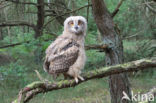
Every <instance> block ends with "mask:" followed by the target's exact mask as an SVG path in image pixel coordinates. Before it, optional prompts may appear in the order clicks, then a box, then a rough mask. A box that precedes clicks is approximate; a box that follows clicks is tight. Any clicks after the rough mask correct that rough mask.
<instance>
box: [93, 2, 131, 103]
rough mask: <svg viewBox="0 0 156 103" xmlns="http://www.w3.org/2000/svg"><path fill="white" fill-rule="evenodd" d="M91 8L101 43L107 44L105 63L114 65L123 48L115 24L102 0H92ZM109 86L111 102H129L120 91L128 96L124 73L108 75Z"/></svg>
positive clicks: (119, 58) (128, 85)
mask: <svg viewBox="0 0 156 103" xmlns="http://www.w3.org/2000/svg"><path fill="white" fill-rule="evenodd" d="M92 9H93V15H94V19H95V22H96V24H97V27H98V29H99V31H100V33H101V35H102V37H103V43H104V44H106V45H108V48H109V50H108V51H106V52H105V54H106V58H105V62H106V65H115V64H120V63H122V62H123V48H122V42H121V39H120V37H119V35H118V34H117V33H116V31H115V29H114V28H115V25H114V23H113V19H112V17H111V15H110V13H109V12H108V10H107V7H106V5H105V3H104V1H103V0H92ZM109 87H110V94H111V102H112V103H129V101H126V100H123V101H122V97H123V94H122V92H123V91H125V92H126V93H127V94H128V96H129V97H131V93H130V84H129V81H128V77H127V75H126V74H125V73H123V74H118V75H111V76H110V77H109Z"/></svg>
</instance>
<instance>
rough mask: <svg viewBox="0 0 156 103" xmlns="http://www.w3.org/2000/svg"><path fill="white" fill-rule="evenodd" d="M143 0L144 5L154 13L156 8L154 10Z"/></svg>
mask: <svg viewBox="0 0 156 103" xmlns="http://www.w3.org/2000/svg"><path fill="white" fill-rule="evenodd" d="M144 2H145V5H146V6H147V7H148V8H149V9H150V10H151V11H152V12H153V13H156V10H155V9H154V8H152V7H151V6H150V5H149V3H148V2H147V1H146V0H144Z"/></svg>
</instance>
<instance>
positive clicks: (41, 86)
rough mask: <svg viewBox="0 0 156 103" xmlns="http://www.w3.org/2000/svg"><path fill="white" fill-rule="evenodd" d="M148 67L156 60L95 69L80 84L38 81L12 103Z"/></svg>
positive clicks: (152, 65) (66, 81)
mask: <svg viewBox="0 0 156 103" xmlns="http://www.w3.org/2000/svg"><path fill="white" fill-rule="evenodd" d="M148 67H150V68H152V67H156V58H151V59H141V60H137V61H132V62H129V63H125V64H119V65H115V66H110V67H104V68H101V69H95V70H92V71H90V72H87V73H85V74H84V76H83V77H84V79H85V80H84V81H80V82H79V83H76V82H75V81H74V80H64V81H60V82H57V83H52V82H42V81H36V82H33V83H31V84H29V85H27V86H26V87H25V88H24V89H22V90H21V91H20V93H19V96H18V98H17V99H16V100H15V101H13V102H12V103H17V101H19V103H26V102H28V101H29V100H31V99H32V98H33V97H34V96H36V95H37V94H39V93H45V92H50V91H53V90H58V89H63V88H70V87H74V86H77V85H79V84H80V83H82V82H85V81H88V80H92V79H95V78H103V77H107V76H110V75H113V74H119V73H123V72H133V71H138V70H143V69H148ZM21 98H23V100H24V101H23V102H21V101H20V100H21Z"/></svg>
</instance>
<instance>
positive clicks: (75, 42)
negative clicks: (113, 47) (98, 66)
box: [43, 16, 87, 82]
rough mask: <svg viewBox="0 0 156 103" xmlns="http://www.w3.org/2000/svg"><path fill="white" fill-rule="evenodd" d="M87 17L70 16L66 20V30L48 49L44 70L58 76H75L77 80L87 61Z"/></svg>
mask: <svg viewBox="0 0 156 103" xmlns="http://www.w3.org/2000/svg"><path fill="white" fill-rule="evenodd" d="M86 24H87V23H86V19H85V18H83V17H81V16H75V17H69V18H67V19H66V20H65V22H64V31H63V33H62V35H60V36H59V37H58V38H57V39H56V40H55V41H54V42H53V43H51V44H50V46H49V47H48V48H47V50H46V57H45V61H44V65H43V66H44V70H45V71H46V72H48V73H49V74H52V75H53V76H54V77H56V76H57V75H58V74H64V75H69V76H71V77H74V79H75V80H76V82H78V78H79V79H81V80H83V78H82V77H81V76H80V74H81V69H83V67H84V65H85V61H86V56H85V49H84V37H85V35H86V29H87V25H86ZM75 26H76V27H75Z"/></svg>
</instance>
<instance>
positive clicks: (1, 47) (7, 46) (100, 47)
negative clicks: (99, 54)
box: [0, 32, 108, 51]
mask: <svg viewBox="0 0 156 103" xmlns="http://www.w3.org/2000/svg"><path fill="white" fill-rule="evenodd" d="M47 33H48V32H47ZM51 35H53V36H54V37H56V34H53V33H51ZM49 40H51V39H46V40H44V41H49ZM30 42H32V41H30V40H29V41H25V42H19V43H14V44H9V45H4V46H0V49H4V48H9V47H15V46H18V45H22V44H24V43H30ZM107 48H108V47H107V45H103V44H101V45H96V44H93V45H86V46H85V49H86V50H91V49H95V50H100V51H104V50H106V49H107Z"/></svg>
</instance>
